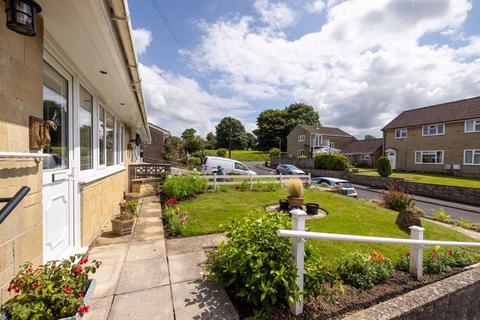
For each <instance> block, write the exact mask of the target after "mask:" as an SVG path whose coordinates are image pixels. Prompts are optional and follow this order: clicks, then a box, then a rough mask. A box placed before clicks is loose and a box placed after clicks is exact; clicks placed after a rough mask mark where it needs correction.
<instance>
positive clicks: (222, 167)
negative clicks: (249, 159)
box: [202, 157, 257, 175]
mask: <svg viewBox="0 0 480 320" xmlns="http://www.w3.org/2000/svg"><path fill="white" fill-rule="evenodd" d="M219 172H220V173H223V174H232V173H233V174H238V175H256V174H257V173H256V172H254V171H252V170H250V169H248V167H247V166H246V165H244V164H243V163H241V162H240V161H237V160H232V159H227V158H221V157H205V159H204V160H203V164H202V173H205V174H217V173H219Z"/></svg>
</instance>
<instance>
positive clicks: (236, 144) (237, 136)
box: [215, 117, 248, 150]
mask: <svg viewBox="0 0 480 320" xmlns="http://www.w3.org/2000/svg"><path fill="white" fill-rule="evenodd" d="M215 128H216V135H217V148H227V149H228V148H229V145H230V136H231V138H232V150H234V149H237V150H243V149H245V148H246V147H247V144H248V142H247V133H246V132H245V127H244V126H243V124H242V123H241V122H240V120H238V119H235V118H232V117H225V118H223V119H222V120H221V121H220V123H219V124H218V125H217V126H216V127H215Z"/></svg>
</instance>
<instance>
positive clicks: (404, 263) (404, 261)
mask: <svg viewBox="0 0 480 320" xmlns="http://www.w3.org/2000/svg"><path fill="white" fill-rule="evenodd" d="M395 269H397V270H400V271H405V272H409V271H410V252H407V253H405V254H404V255H402V256H401V257H400V259H398V261H397V264H396V265H395Z"/></svg>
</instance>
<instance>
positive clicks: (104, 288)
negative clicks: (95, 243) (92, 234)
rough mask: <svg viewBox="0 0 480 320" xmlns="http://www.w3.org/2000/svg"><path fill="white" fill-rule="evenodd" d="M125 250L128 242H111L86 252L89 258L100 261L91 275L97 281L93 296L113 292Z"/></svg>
mask: <svg viewBox="0 0 480 320" xmlns="http://www.w3.org/2000/svg"><path fill="white" fill-rule="evenodd" d="M127 250H128V243H120V244H112V245H109V246H100V247H93V248H92V249H90V251H89V252H88V256H89V258H90V260H93V259H97V260H99V261H101V262H102V265H101V266H100V268H99V269H98V270H97V272H96V273H94V274H93V275H92V278H94V279H95V280H96V281H97V286H96V288H95V291H94V293H93V298H101V297H106V296H111V295H113V294H114V293H115V288H116V287H117V283H118V280H119V278H120V273H121V272H122V266H123V262H124V260H125V257H126V255H127Z"/></svg>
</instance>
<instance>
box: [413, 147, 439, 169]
mask: <svg viewBox="0 0 480 320" xmlns="http://www.w3.org/2000/svg"><path fill="white" fill-rule="evenodd" d="M419 152H420V153H421V155H420V158H421V159H422V161H421V162H418V161H417V153H419ZM438 152H441V153H442V162H435V163H428V162H423V154H424V153H435V158H437V153H438ZM414 156H415V159H414V160H415V164H426V165H439V164H440V165H441V164H443V163H444V162H445V151H444V150H418V151H415V154H414Z"/></svg>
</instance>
